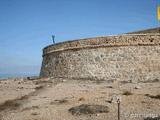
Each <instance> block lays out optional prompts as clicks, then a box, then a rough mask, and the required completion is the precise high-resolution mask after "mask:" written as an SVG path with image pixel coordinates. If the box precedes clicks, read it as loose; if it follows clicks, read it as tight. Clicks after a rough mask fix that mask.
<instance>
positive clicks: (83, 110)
mask: <svg viewBox="0 0 160 120" xmlns="http://www.w3.org/2000/svg"><path fill="white" fill-rule="evenodd" d="M68 111H69V112H70V113H72V114H73V115H74V114H75V115H81V114H96V113H108V112H109V110H108V107H107V106H103V105H88V104H82V105H80V106H76V107H72V108H70V109H69V110H68Z"/></svg>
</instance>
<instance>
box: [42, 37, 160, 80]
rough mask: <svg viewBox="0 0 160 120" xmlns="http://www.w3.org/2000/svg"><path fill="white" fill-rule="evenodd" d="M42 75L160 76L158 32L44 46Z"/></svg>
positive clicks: (107, 78)
mask: <svg viewBox="0 0 160 120" xmlns="http://www.w3.org/2000/svg"><path fill="white" fill-rule="evenodd" d="M40 76H41V77H61V78H73V79H93V80H95V79H96V80H115V79H117V80H121V81H128V80H132V81H145V80H153V79H157V78H159V77H160V35H116V36H103V37H95V38H87V39H79V40H73V41H67V42H62V43H57V44H54V45H50V46H48V47H46V48H44V50H43V62H42V67H41V73H40Z"/></svg>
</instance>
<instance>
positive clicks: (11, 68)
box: [0, 0, 160, 74]
mask: <svg viewBox="0 0 160 120" xmlns="http://www.w3.org/2000/svg"><path fill="white" fill-rule="evenodd" d="M158 1H159V2H158ZM158 3H160V0H0V74H8V73H9V74H16V73H27V74H29V73H36V74H38V73H39V71H40V66H41V62H42V49H43V48H44V47H45V46H47V45H49V44H52V41H51V35H52V34H54V35H55V36H56V37H55V41H56V42H61V41H66V40H72V39H77V38H85V37H91V36H102V35H110V34H119V33H124V32H130V31H134V30H141V29H146V28H151V27H157V25H158V20H157V5H158Z"/></svg>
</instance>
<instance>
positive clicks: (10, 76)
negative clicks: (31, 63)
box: [0, 73, 39, 78]
mask: <svg viewBox="0 0 160 120" xmlns="http://www.w3.org/2000/svg"><path fill="white" fill-rule="evenodd" d="M29 76H39V73H37V74H27V73H16V74H15V73H14V74H0V78H17V77H29Z"/></svg>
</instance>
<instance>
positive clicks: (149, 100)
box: [0, 77, 160, 120]
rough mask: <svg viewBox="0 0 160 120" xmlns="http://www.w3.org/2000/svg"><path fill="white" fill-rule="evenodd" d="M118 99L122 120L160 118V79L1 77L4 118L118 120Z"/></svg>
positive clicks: (0, 114)
mask: <svg viewBox="0 0 160 120" xmlns="http://www.w3.org/2000/svg"><path fill="white" fill-rule="evenodd" d="M117 99H120V119H121V120H160V117H159V116H160V80H158V79H156V80H152V81H146V82H139V83H132V82H124V81H122V82H119V81H112V80H111V81H91V80H68V79H55V78H46V79H40V78H38V77H37V78H10V79H0V120H117V119H118V117H117V116H118V113H117V111H118V107H117V106H118V105H117ZM147 117H148V118H147ZM151 117H154V118H151Z"/></svg>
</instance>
